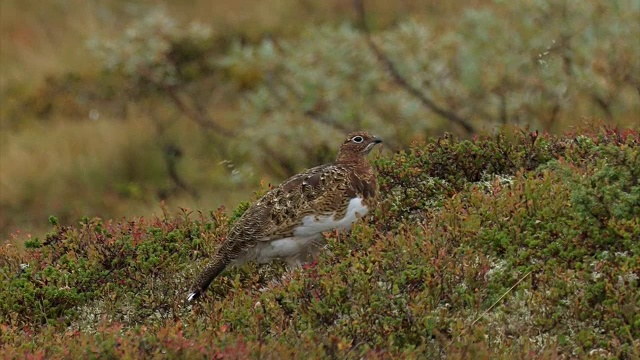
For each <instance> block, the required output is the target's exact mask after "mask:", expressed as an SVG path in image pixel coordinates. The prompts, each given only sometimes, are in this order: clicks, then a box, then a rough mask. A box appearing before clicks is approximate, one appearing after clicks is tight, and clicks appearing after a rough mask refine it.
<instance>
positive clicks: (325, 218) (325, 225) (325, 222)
mask: <svg viewBox="0 0 640 360" xmlns="http://www.w3.org/2000/svg"><path fill="white" fill-rule="evenodd" d="M368 212H369V209H368V207H367V206H366V205H365V204H364V203H363V199H362V198H360V197H356V198H353V199H351V200H350V201H349V204H348V206H347V210H346V211H345V212H344V216H342V217H340V215H338V214H339V213H342V212H340V211H336V212H335V213H333V214H331V215H307V216H305V217H304V218H303V219H302V225H299V226H298V227H296V228H295V229H294V230H293V234H294V235H295V236H300V237H307V236H314V235H317V234H320V233H322V232H324V231H329V230H333V229H337V230H342V229H348V228H350V227H351V225H352V224H353V223H354V222H355V221H356V220H358V219H359V218H361V217H363V216H365V215H366V214H367V213H368ZM336 216H337V217H338V218H336Z"/></svg>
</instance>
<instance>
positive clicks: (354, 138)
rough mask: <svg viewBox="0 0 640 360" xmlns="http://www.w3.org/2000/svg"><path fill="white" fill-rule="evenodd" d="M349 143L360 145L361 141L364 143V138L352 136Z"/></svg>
mask: <svg viewBox="0 0 640 360" xmlns="http://www.w3.org/2000/svg"><path fill="white" fill-rule="evenodd" d="M351 141H353V142H354V143H358V144H360V143H361V142H362V141H364V138H363V137H362V136H360V135H358V136H354V137H353V139H351Z"/></svg>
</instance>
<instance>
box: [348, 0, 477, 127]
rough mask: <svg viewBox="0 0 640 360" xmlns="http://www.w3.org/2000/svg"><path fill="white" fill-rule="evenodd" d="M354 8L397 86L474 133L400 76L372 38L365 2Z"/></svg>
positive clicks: (372, 45) (453, 114)
mask: <svg viewBox="0 0 640 360" xmlns="http://www.w3.org/2000/svg"><path fill="white" fill-rule="evenodd" d="M354 6H355V9H356V13H357V14H358V21H359V23H360V29H361V30H362V32H363V33H364V37H365V40H366V41H367V45H368V46H369V48H370V49H371V51H372V52H373V53H374V54H375V56H376V58H377V59H378V61H379V62H380V63H382V64H383V65H384V66H385V67H386V69H387V72H388V73H389V75H391V78H392V79H393V80H394V81H395V82H396V84H398V85H399V86H400V87H401V88H403V89H405V91H407V92H408V93H409V94H411V95H413V96H414V97H415V98H417V99H418V100H420V102H421V103H422V105H424V106H425V107H426V108H427V109H429V110H431V111H432V112H434V113H436V114H438V115H440V116H442V117H443V118H445V119H448V120H449V121H451V122H453V123H455V124H457V125H459V126H460V127H462V128H463V129H464V130H465V131H466V132H467V134H472V133H474V132H475V128H474V127H473V126H471V124H469V122H468V121H467V120H465V119H463V118H461V117H459V116H458V115H456V114H455V113H453V112H452V111H449V110H447V109H444V108H442V107H440V106H438V105H437V104H436V103H435V102H434V101H433V100H431V99H430V98H428V97H427V96H426V95H425V94H423V93H422V92H421V91H420V90H419V89H417V88H416V87H414V86H413V85H411V84H410V83H409V81H407V80H406V79H405V78H404V77H402V75H401V74H400V72H399V71H398V69H397V68H396V66H395V65H394V63H393V62H392V61H391V60H390V59H389V58H388V57H387V56H386V55H385V54H384V53H383V52H382V50H381V49H380V48H379V47H378V46H377V45H376V44H375V42H373V38H372V37H371V31H370V30H369V27H368V26H367V22H366V11H365V8H364V0H354Z"/></svg>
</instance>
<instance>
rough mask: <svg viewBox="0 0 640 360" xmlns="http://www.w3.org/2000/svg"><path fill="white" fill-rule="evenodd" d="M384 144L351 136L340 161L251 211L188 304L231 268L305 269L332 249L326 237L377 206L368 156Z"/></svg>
mask: <svg viewBox="0 0 640 360" xmlns="http://www.w3.org/2000/svg"><path fill="white" fill-rule="evenodd" d="M381 142H382V140H381V139H380V138H378V137H376V136H374V135H372V134H370V133H368V132H366V131H358V132H354V133H351V134H349V135H348V136H347V139H346V140H344V142H343V143H342V145H341V146H340V148H339V150H338V154H337V156H336V159H335V161H334V162H332V163H328V164H324V165H320V166H316V167H314V168H311V169H308V170H306V171H303V172H301V173H300V174H297V175H294V176H292V177H290V178H289V179H287V180H285V181H284V182H283V183H281V184H280V185H279V186H277V187H274V188H272V189H271V190H269V191H268V192H267V193H265V194H264V195H263V196H262V197H260V198H259V199H258V200H257V201H256V202H255V203H254V204H252V205H251V206H249V208H248V209H247V210H246V211H245V212H244V214H243V215H242V216H241V217H240V218H239V219H238V220H237V221H236V222H235V224H234V225H233V227H232V228H231V229H230V231H229V233H228V235H227V237H226V239H225V240H224V241H223V242H222V244H221V245H220V246H219V247H218V249H217V251H216V253H215V255H214V256H213V257H212V259H211V261H210V262H209V263H208V264H207V265H206V266H205V268H204V269H203V270H202V271H201V273H200V275H199V276H198V277H197V278H196V280H195V282H194V284H193V286H192V287H191V289H190V292H189V293H188V296H187V303H192V302H193V301H195V300H196V299H198V298H199V297H200V296H201V295H202V294H203V293H204V292H205V291H206V290H207V288H208V287H209V285H210V284H211V282H212V281H213V280H214V279H215V278H216V277H217V276H218V275H219V274H220V273H221V272H222V271H223V270H224V269H225V268H227V266H229V265H235V266H240V265H242V264H244V263H246V262H249V261H254V262H257V263H258V264H264V263H268V262H271V261H272V260H276V259H280V260H283V261H284V262H285V263H286V264H287V265H288V266H289V267H293V268H295V267H300V266H301V265H303V264H304V263H307V262H309V261H311V260H312V259H313V258H314V257H315V256H316V255H317V254H318V253H319V252H320V250H321V249H322V248H324V246H325V245H326V240H324V238H323V236H322V233H323V232H325V231H330V230H347V229H349V228H351V226H352V225H353V223H354V222H355V221H357V220H358V219H359V218H362V217H363V216H365V215H366V214H367V213H369V212H370V211H371V210H372V209H373V208H374V207H375V205H376V195H377V194H376V193H377V191H378V185H377V181H376V175H375V173H374V170H373V167H372V166H371V164H369V162H368V161H367V159H366V155H367V154H369V152H371V150H372V149H373V148H374V147H375V146H376V145H377V144H379V143H381Z"/></svg>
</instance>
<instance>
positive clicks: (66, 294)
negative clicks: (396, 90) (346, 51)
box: [0, 126, 640, 359]
mask: <svg viewBox="0 0 640 360" xmlns="http://www.w3.org/2000/svg"><path fill="white" fill-rule="evenodd" d="M639 130H640V129H637V128H611V127H596V126H594V127H592V128H591V129H582V130H580V131H576V132H573V133H567V134H564V135H557V136H556V135H550V134H546V133H538V132H535V131H528V130H525V129H520V128H515V129H504V130H502V131H501V132H499V133H497V134H493V135H479V136H476V137H475V138H473V139H469V140H464V139H461V138H458V137H455V136H452V135H445V136H441V137H436V138H432V139H429V140H428V141H426V142H415V143H414V144H412V145H411V146H410V147H408V148H406V149H405V150H401V151H398V152H396V153H394V154H393V155H391V156H378V157H377V158H376V159H375V161H374V162H375V167H376V169H377V171H378V174H379V182H380V191H381V199H380V201H381V202H380V205H379V207H378V209H377V210H376V212H375V213H374V214H373V215H372V216H370V217H369V218H368V219H366V221H365V222H363V223H361V224H359V225H357V226H355V228H354V229H353V231H352V232H351V233H349V234H333V233H328V234H327V237H328V240H329V246H328V250H329V251H327V252H325V253H323V255H322V256H321V257H320V259H319V260H318V261H317V263H314V264H309V265H308V266H305V267H304V268H302V269H299V270H296V271H288V270H286V269H285V268H284V266H282V264H277V263H276V264H272V265H268V266H262V267H257V266H255V265H248V266H246V267H243V268H239V269H231V270H229V271H226V272H225V273H224V276H223V277H222V278H220V279H218V280H217V281H215V282H214V283H213V285H212V287H211V289H210V291H209V292H208V294H207V296H206V297H204V298H203V299H202V301H200V302H198V303H197V304H195V305H193V306H186V305H185V304H184V302H183V301H184V296H185V294H186V291H187V289H188V287H189V285H190V280H191V279H192V278H193V276H194V275H196V273H197V270H198V269H199V268H200V267H201V266H202V265H204V263H205V262H206V259H207V257H208V256H210V255H211V253H212V251H213V250H214V248H215V246H216V244H218V243H219V242H220V241H221V239H222V238H223V237H224V236H225V233H226V231H227V230H228V228H229V224H230V223H232V222H233V221H234V220H235V219H237V217H238V216H239V215H240V214H241V213H242V212H243V211H244V209H245V208H246V204H243V205H241V206H239V207H238V208H236V209H233V210H229V211H227V210H226V209H224V208H219V209H217V210H214V211H210V212H206V211H201V212H196V211H191V210H188V209H183V210H182V211H180V212H178V213H175V214H174V213H172V212H171V211H168V210H166V211H165V213H164V214H163V215H161V216H157V217H151V218H140V217H138V218H136V217H132V218H127V219H122V220H102V219H99V218H84V219H82V220H81V221H80V222H79V223H77V224H71V225H69V224H60V223H59V221H58V219H56V218H55V217H51V218H50V222H51V225H52V228H51V231H50V232H49V234H48V235H47V236H46V237H42V238H30V239H22V240H26V243H25V244H26V246H27V250H26V252H22V251H20V250H19V249H18V248H17V247H16V246H15V245H12V244H5V245H4V246H2V248H0V299H2V301H1V302H0V323H2V325H1V327H0V346H2V353H3V355H4V356H5V357H6V358H25V357H26V358H47V359H55V358H68V357H69V356H82V357H83V358H84V357H87V358H158V357H170V358H238V359H241V358H247V357H253V358H310V357H311V358H321V357H322V358H354V359H356V358H358V359H359V358H363V357H365V358H374V359H375V358H379V359H385V358H398V357H402V358H425V357H426V358H445V357H446V358H460V359H462V358H487V359H488V358H504V359H511V358H532V359H533V358H536V359H539V358H543V359H556V358H576V357H577V358H611V359H613V358H622V359H624V358H627V359H632V358H637V357H638V356H640V340H638V339H640V314H639V312H638V310H639V306H640V298H639V295H638V294H640V289H639V284H638V282H639V281H640V280H639V276H640V241H639V240H640V183H639V182H638V179H639V178H640V134H639V132H638V131H639ZM263 190H264V189H262V190H260V189H258V190H257V193H256V196H258V193H260V192H262V191H263Z"/></svg>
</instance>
